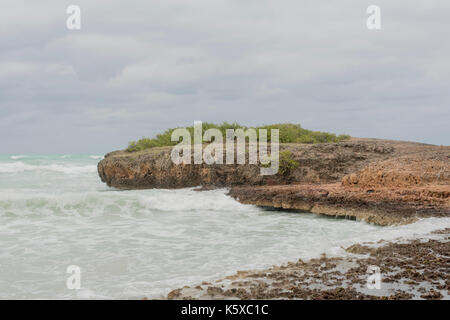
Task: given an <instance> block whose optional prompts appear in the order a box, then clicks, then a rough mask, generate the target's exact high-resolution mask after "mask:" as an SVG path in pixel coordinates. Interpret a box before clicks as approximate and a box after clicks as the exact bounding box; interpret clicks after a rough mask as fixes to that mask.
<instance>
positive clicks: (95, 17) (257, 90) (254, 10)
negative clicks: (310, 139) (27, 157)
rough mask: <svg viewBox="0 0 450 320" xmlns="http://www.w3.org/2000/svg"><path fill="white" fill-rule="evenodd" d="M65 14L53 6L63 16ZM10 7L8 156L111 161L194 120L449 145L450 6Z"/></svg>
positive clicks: (5, 74) (4, 70) (2, 37)
mask: <svg viewBox="0 0 450 320" xmlns="http://www.w3.org/2000/svg"><path fill="white" fill-rule="evenodd" d="M56 3H57V4H56ZM78 4H79V5H80V7H81V10H82V30H80V31H69V30H67V29H66V27H65V19H66V17H67V15H66V13H65V10H66V6H67V5H68V4H67V3H64V2H55V1H51V0H43V1H39V2H29V1H22V0H15V1H11V0H8V1H5V4H4V7H5V8H6V9H5V10H2V11H1V12H0V26H1V28H0V112H1V118H0V124H1V126H0V134H1V136H2V137H4V138H3V139H2V140H0V141H1V142H0V150H1V153H82V152H100V153H102V152H107V151H110V150H112V149H117V148H123V147H124V146H125V145H126V144H127V142H128V141H129V140H133V139H136V138H139V137H141V136H144V135H145V136H151V135H153V134H155V133H157V132H158V131H161V130H163V129H165V128H167V127H172V126H180V125H191V124H192V122H193V121H194V120H198V119H199V120H203V121H238V122H240V123H245V124H251V125H256V124H263V123H272V122H287V121H289V122H299V123H301V124H302V125H303V126H304V127H307V128H311V129H317V130H327V131H334V132H338V133H348V134H351V135H354V136H365V137H380V138H393V139H404V140H418V141H424V142H429V143H436V144H449V142H450V140H449V139H450V129H449V126H448V120H449V119H450V111H449V106H448V102H449V93H448V85H449V81H450V64H449V63H448V56H449V54H450V44H448V43H447V41H445V39H448V38H449V36H450V34H449V33H450V29H449V28H448V17H447V13H448V12H449V10H450V3H448V1H445V0H432V1H427V2H423V1H406V0H401V1H395V3H394V2H392V1H387V0H379V1H377V4H378V5H379V6H380V7H381V9H382V30H380V31H369V30H367V28H366V27H365V21H366V17H367V15H366V13H365V10H366V7H367V5H368V4H365V3H361V2H360V1H357V0H343V1H339V3H336V4H330V3H325V2H322V3H318V2H317V1H301V2H300V1H294V0H287V1H283V2H279V1H274V0H264V1H237V0H223V1H207V0H194V1H189V2H186V1H182V0H164V1H162V0H159V1H146V2H142V1H127V2H123V1H118V0H114V1H106V0H100V1H95V2H94V1H87V0H80V1H78Z"/></svg>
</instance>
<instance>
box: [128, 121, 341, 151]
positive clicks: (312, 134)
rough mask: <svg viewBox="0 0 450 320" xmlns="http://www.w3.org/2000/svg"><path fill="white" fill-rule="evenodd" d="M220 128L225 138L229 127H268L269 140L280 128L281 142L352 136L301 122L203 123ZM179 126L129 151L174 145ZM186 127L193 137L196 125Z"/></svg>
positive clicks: (134, 144) (131, 146)
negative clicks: (315, 127)
mask: <svg viewBox="0 0 450 320" xmlns="http://www.w3.org/2000/svg"><path fill="white" fill-rule="evenodd" d="M212 128H215V129H219V130H220V131H221V132H222V134H223V137H224V138H225V134H226V130H227V129H233V130H236V129H243V130H247V129H249V128H253V129H256V130H257V132H258V129H267V135H268V140H269V141H270V140H271V136H270V130H271V129H278V130H279V133H280V143H308V144H314V143H326V142H339V141H343V140H348V139H349V138H350V136H349V135H345V134H341V135H338V136H337V135H336V134H334V133H329V132H321V131H312V130H307V129H304V128H302V127H301V126H300V125H299V124H292V123H282V124H271V125H266V126H260V127H246V126H242V125H240V124H237V123H227V122H224V123H222V124H214V123H208V122H204V123H202V129H203V132H204V131H206V130H208V129H212ZM175 129H177V128H171V129H167V130H166V131H164V132H163V133H160V134H157V135H156V137H155V138H142V139H140V140H138V141H131V142H130V143H129V144H128V148H127V151H128V152H136V151H141V150H145V149H150V148H154V147H164V146H173V145H176V144H177V143H178V142H177V141H172V140H171V137H172V132H173V131H174V130H175ZM186 129H187V130H188V131H189V132H190V133H191V137H193V136H194V127H193V126H191V127H186Z"/></svg>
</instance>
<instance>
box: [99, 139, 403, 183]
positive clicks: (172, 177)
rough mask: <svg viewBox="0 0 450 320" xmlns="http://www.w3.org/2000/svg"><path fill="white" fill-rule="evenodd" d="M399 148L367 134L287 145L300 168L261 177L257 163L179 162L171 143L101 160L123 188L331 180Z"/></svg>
mask: <svg viewBox="0 0 450 320" xmlns="http://www.w3.org/2000/svg"><path fill="white" fill-rule="evenodd" d="M395 149H396V148H395V143H389V142H380V141H377V140H367V139H366V140H361V139H360V140H353V141H348V142H341V143H330V144H319V145H302V144H282V145H281V146H280V151H284V150H290V151H291V153H292V159H293V160H295V161H297V162H298V163H299V166H298V168H296V169H295V170H293V171H292V172H288V173H287V174H284V175H281V174H277V175H274V176H261V175H260V168H259V166H258V165H248V164H247V165H226V164H224V165H206V164H202V165H175V164H173V163H172V161H171V159H170V152H171V147H163V148H153V149H149V150H145V151H141V152H137V153H128V152H125V151H116V152H112V153H109V154H107V155H106V156H105V159H103V160H102V161H100V163H99V164H98V173H99V175H100V178H101V179H102V181H103V182H106V183H107V184H108V185H109V186H112V187H116V188H121V189H144V188H186V187H194V186H206V187H208V186H214V187H230V186H239V185H247V186H249V185H255V186H256V185H277V184H291V183H329V182H337V181H340V180H341V179H342V177H343V176H345V175H346V174H349V173H351V172H353V171H355V170H358V169H362V168H363V167H364V166H365V165H367V164H368V163H370V162H373V161H378V160H385V159H388V158H390V157H392V156H393V155H394V154H395Z"/></svg>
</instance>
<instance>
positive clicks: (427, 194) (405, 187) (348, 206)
mask: <svg viewBox="0 0 450 320" xmlns="http://www.w3.org/2000/svg"><path fill="white" fill-rule="evenodd" d="M280 150H281V151H286V150H288V151H289V152H290V154H291V155H292V161H295V162H296V163H298V166H297V167H296V168H295V169H293V170H289V171H287V172H284V174H277V175H275V176H262V175H260V171H259V169H260V168H259V166H258V165H249V164H246V165H236V164H235V165H206V164H201V165H190V164H187V165H175V164H173V162H172V161H171V159H170V151H171V147H160V148H152V149H149V150H144V151H141V152H135V153H129V152H126V151H115V152H112V153H109V154H107V155H106V156H105V158H104V159H103V160H102V161H100V163H99V164H98V173H99V176H100V178H101V179H102V181H103V182H105V183H106V184H107V185H108V186H111V187H115V188H119V189H146V188H168V189H174V188H187V187H198V186H200V187H201V189H204V190H210V189H213V188H223V187H228V188H230V192H229V195H230V196H232V197H233V198H235V199H236V200H238V201H240V202H241V203H244V204H252V205H257V206H263V207H270V208H276V209H289V210H298V211H303V212H311V213H316V214H324V215H329V216H335V217H347V218H351V219H357V220H364V221H367V222H370V223H375V224H379V225H391V224H406V223H411V222H414V221H416V220H417V219H418V218H422V217H446V216H450V147H444V146H434V145H428V144H421V143H414V142H402V141H391V140H378V139H360V138H358V139H357V138H353V139H351V140H350V141H345V142H339V143H324V144H315V145H307V144H281V145H280Z"/></svg>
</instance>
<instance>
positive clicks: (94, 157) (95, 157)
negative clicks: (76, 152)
mask: <svg viewBox="0 0 450 320" xmlns="http://www.w3.org/2000/svg"><path fill="white" fill-rule="evenodd" d="M89 158H91V159H95V160H101V159H103V158H104V157H103V156H94V155H92V156H89Z"/></svg>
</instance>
